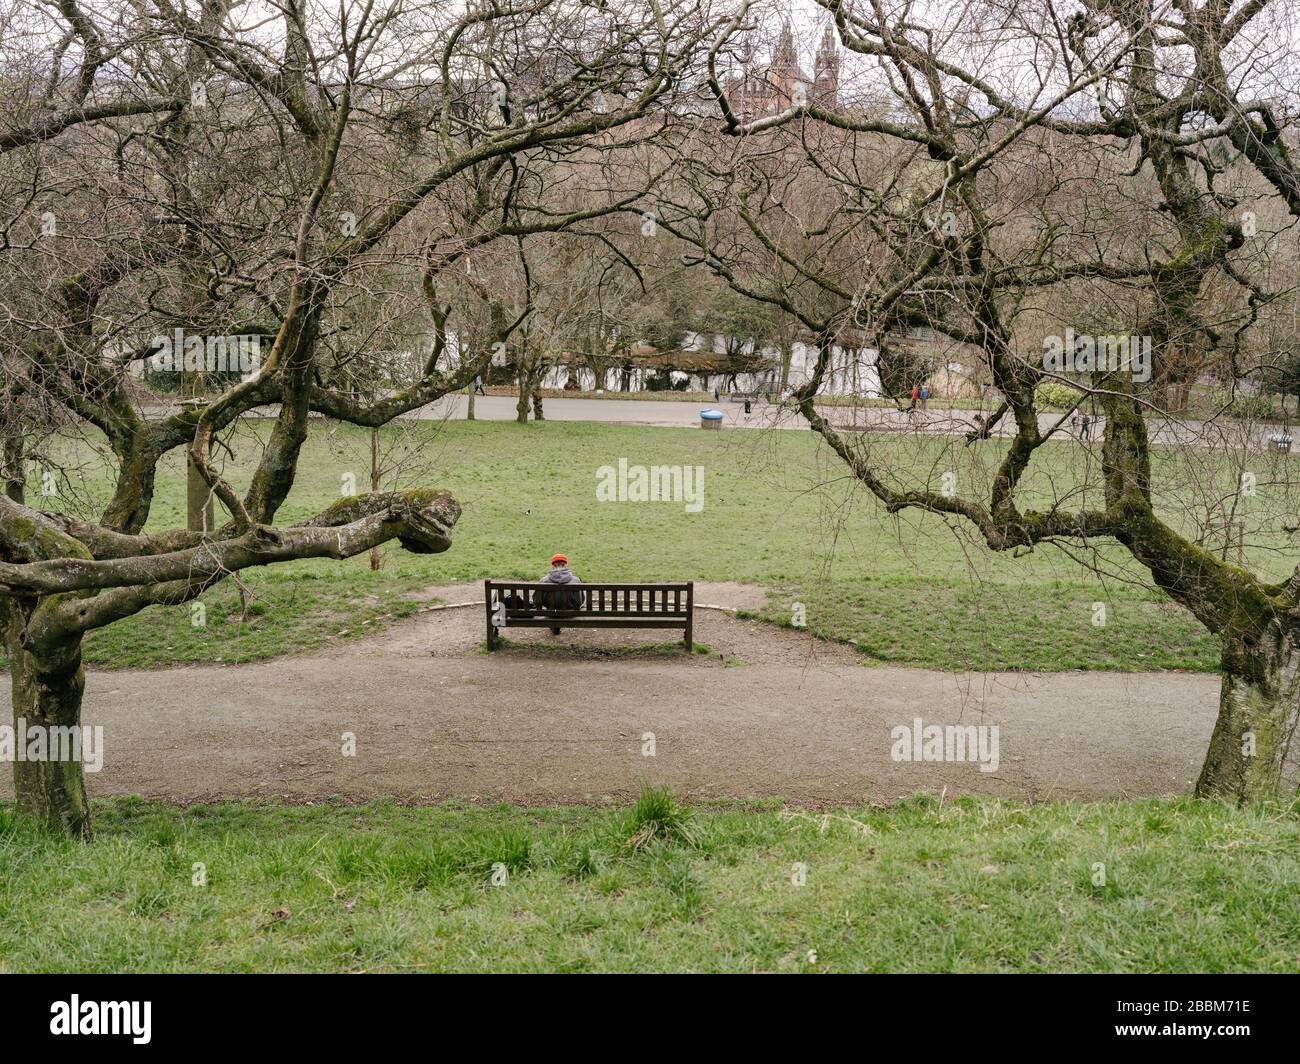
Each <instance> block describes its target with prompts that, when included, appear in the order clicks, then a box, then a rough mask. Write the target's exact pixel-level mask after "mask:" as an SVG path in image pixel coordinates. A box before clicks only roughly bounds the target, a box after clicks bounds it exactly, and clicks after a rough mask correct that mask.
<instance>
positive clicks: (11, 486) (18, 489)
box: [4, 429, 27, 502]
mask: <svg viewBox="0 0 1300 1064" xmlns="http://www.w3.org/2000/svg"><path fill="white" fill-rule="evenodd" d="M4 465H5V470H4V479H5V494H6V495H8V496H9V498H11V499H13V501H14V502H25V501H26V499H25V495H26V487H27V485H26V475H25V471H24V469H23V437H22V433H21V432H19V431H17V430H16V429H15V430H14V431H12V432H8V433H6V434H5V439H4Z"/></svg>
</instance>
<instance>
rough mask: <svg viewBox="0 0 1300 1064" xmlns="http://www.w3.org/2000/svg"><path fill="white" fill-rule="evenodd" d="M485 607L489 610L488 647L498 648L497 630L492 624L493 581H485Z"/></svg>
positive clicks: (489, 648) (491, 648) (490, 648)
mask: <svg viewBox="0 0 1300 1064" xmlns="http://www.w3.org/2000/svg"><path fill="white" fill-rule="evenodd" d="M483 608H484V609H485V610H487V648H488V650H494V649H496V632H497V630H496V629H495V628H494V627H493V626H492V581H491V580H484V581H483Z"/></svg>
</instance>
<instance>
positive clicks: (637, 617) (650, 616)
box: [483, 580, 695, 654]
mask: <svg viewBox="0 0 1300 1064" xmlns="http://www.w3.org/2000/svg"><path fill="white" fill-rule="evenodd" d="M483 605H484V607H485V608H486V610H487V645H488V650H492V649H494V648H495V646H496V638H497V636H498V635H499V634H500V631H501V629H502V628H681V629H682V630H683V633H684V635H683V637H682V642H683V643H685V644H686V653H688V654H693V653H694V652H695V644H694V642H693V640H692V634H693V631H694V623H693V621H694V608H695V584H694V582H692V581H689V580H688V581H687V582H686V583H684V584H542V583H537V582H534V581H524V580H484V581H483Z"/></svg>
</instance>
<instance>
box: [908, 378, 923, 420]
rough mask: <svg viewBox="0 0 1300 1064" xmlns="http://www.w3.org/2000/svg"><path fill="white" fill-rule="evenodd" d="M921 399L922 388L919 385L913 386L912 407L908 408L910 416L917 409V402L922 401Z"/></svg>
mask: <svg viewBox="0 0 1300 1064" xmlns="http://www.w3.org/2000/svg"><path fill="white" fill-rule="evenodd" d="M920 398H921V386H920V385H919V384H913V385H912V405H911V406H909V407H908V408H907V412H908V413H909V414H910V413H911V412H912V411H913V410H915V409H916V404H917V402H918V401H919V400H920Z"/></svg>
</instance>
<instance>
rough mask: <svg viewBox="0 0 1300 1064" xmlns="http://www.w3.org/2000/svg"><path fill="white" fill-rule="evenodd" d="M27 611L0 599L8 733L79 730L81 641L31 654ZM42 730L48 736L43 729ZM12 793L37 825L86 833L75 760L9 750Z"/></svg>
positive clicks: (80, 777)
mask: <svg viewBox="0 0 1300 1064" xmlns="http://www.w3.org/2000/svg"><path fill="white" fill-rule="evenodd" d="M29 616H30V611H28V610H26V609H25V608H24V607H23V605H21V604H20V603H18V602H16V601H13V600H10V601H3V600H0V618H2V620H3V624H4V640H5V652H6V653H7V655H8V657H9V675H10V678H11V679H10V683H11V690H12V698H13V715H14V731H15V733H18V732H20V731H23V730H24V727H23V726H24V725H25V730H26V731H27V732H28V733H29V734H30V733H31V729H33V728H35V727H39V728H44V729H50V728H80V727H81V698H82V694H83V692H84V691H85V687H86V676H85V671H84V669H83V668H82V665H81V639H80V637H77V638H76V639H73V640H68V641H63V642H60V643H59V644H58V645H57V646H55V647H54V648H52V649H50V650H42V651H41V652H39V653H34V652H33V651H32V650H30V649H29V648H28V647H27V646H25V645H24V641H23V630H24V626H25V624H26V621H27V619H28V617H29ZM46 734H49V733H48V731H47V733H46ZM14 754H15V756H14V762H13V772H14V797H15V799H16V801H17V805H18V810H19V812H20V813H22V814H23V815H24V816H27V817H29V818H30V819H32V820H34V821H35V822H36V823H38V824H40V825H41V826H42V827H45V828H48V829H49V830H50V831H53V832H57V833H59V834H63V835H71V836H73V837H75V838H81V839H87V838H89V837H90V805H89V803H88V801H87V799H86V781H85V776H84V774H83V769H82V763H81V761H77V760H53V759H47V760H31V761H28V760H25V759H22V758H21V757H20V756H19V752H18V751H17V750H15V752H14Z"/></svg>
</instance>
